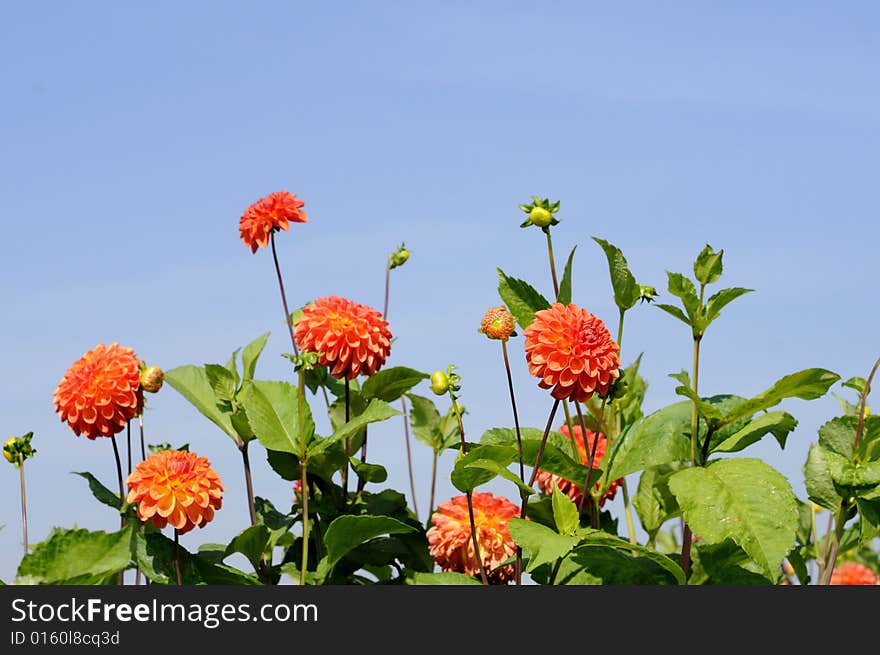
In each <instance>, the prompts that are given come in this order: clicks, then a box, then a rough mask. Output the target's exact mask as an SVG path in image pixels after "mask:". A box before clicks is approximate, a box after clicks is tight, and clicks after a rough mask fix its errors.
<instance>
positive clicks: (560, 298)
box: [556, 246, 577, 305]
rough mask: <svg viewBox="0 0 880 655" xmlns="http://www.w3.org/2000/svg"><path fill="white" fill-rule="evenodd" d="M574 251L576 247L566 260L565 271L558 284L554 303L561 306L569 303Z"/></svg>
mask: <svg viewBox="0 0 880 655" xmlns="http://www.w3.org/2000/svg"><path fill="white" fill-rule="evenodd" d="M575 250H577V246H575V247H574V248H572V249H571V253H569V255H568V260H567V261H566V262H565V269H564V270H563V271H562V280H560V282H559V293H558V294H557V296H556V302H560V303H562V304H563V305H568V304H570V303H571V265H572V261H573V260H574V251H575Z"/></svg>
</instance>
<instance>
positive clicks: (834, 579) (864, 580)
mask: <svg viewBox="0 0 880 655" xmlns="http://www.w3.org/2000/svg"><path fill="white" fill-rule="evenodd" d="M831 584H833V585H876V584H880V576H878V575H877V574H876V573H874V572H873V571H872V570H871V569H869V568H868V567H867V566H865V565H864V564H859V563H858V562H844V563H842V564H840V565H838V566H835V567H834V571H832V572H831Z"/></svg>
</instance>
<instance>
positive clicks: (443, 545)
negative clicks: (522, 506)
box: [427, 492, 519, 584]
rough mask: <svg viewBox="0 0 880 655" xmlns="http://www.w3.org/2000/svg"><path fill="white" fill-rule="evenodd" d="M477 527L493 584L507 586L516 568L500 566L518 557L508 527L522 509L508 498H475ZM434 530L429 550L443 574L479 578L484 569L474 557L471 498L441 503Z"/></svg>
mask: <svg viewBox="0 0 880 655" xmlns="http://www.w3.org/2000/svg"><path fill="white" fill-rule="evenodd" d="M473 504H474V525H476V527H477V542H478V543H479V545H480V555H481V557H482V558H483V566H484V567H485V568H486V573H487V575H488V577H489V581H490V582H492V583H493V584H504V583H506V582H507V581H508V580H510V579H512V578H513V576H514V569H513V566H511V565H509V564H508V565H507V566H500V565H501V564H502V562H506V561H507V560H508V559H510V557H512V556H513V555H514V554H516V544H515V543H514V541H513V538H512V537H511V536H510V532H508V529H507V524H508V522H509V521H510V519H512V518H513V517H516V516H519V508H518V507H517V506H516V505H514V504H513V503H511V502H510V501H509V500H507V499H506V498H504V497H501V496H497V497H496V496H493V495H492V494H491V493H488V492H475V493H474V494H473ZM431 523H433V524H434V525H433V527H431V528H430V529H429V530H428V533H427V537H428V546H429V550H430V553H431V556H432V557H433V558H434V561H435V562H437V564H439V565H440V568H441V569H442V570H443V571H455V572H457V573H464V574H466V575H478V574H479V573H480V565H479V563H478V562H477V558H476V555H475V554H474V541H473V538H472V537H471V522H470V518H469V516H468V506H467V496H456V497H455V498H452V499H451V500H449V501H448V502H445V503H441V504H440V505H439V506H438V507H437V511H436V512H434V514H433V515H432V516H431Z"/></svg>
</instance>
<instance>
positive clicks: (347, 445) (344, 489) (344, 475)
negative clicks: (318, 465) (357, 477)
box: [342, 377, 351, 512]
mask: <svg viewBox="0 0 880 655" xmlns="http://www.w3.org/2000/svg"><path fill="white" fill-rule="evenodd" d="M350 412H351V392H350V390H349V382H348V377H346V378H345V422H346V423H348V421H349V414H350ZM344 443H345V465H344V466H343V468H342V511H343V512H345V507H346V506H347V505H348V464H349V462H348V458H349V457H351V438H350V437H346V438H345V442H344Z"/></svg>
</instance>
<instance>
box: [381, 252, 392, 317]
mask: <svg viewBox="0 0 880 655" xmlns="http://www.w3.org/2000/svg"><path fill="white" fill-rule="evenodd" d="M390 286H391V258H390V257H389V259H388V261H387V262H386V263H385V307H384V309H383V310H382V318H384V319H385V320H386V321H387V320H388V289H389V287H390Z"/></svg>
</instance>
